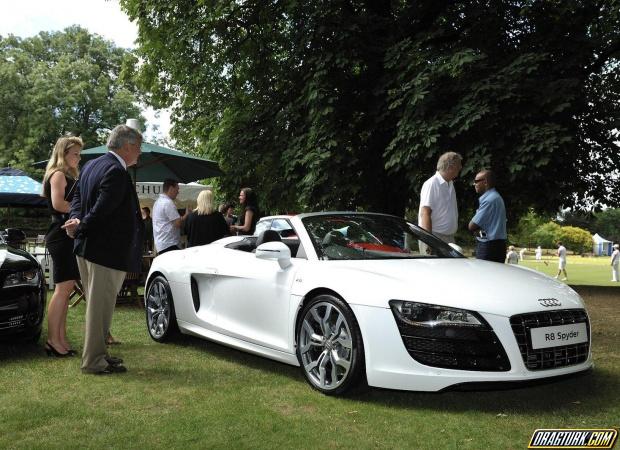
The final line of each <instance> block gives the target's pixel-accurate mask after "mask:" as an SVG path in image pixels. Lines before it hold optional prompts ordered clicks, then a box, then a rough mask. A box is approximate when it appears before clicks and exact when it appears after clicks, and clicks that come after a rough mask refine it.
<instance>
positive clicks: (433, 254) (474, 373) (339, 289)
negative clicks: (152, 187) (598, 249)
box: [145, 212, 592, 394]
mask: <svg viewBox="0 0 620 450" xmlns="http://www.w3.org/2000/svg"><path fill="white" fill-rule="evenodd" d="M145 304H146V318H147V326H148V331H149V334H150V335H151V337H152V338H153V339H155V340H156V341H164V340H166V339H168V338H169V337H171V336H172V335H173V334H174V333H175V332H178V331H179V330H180V331H181V332H182V333H186V334H192V335H195V336H200V337H203V338H206V339H210V340H213V341H216V342H219V343H221V344H224V345H228V346H231V347H234V348H237V349H241V350H244V351H247V352H251V353H254V354H257V355H261V356H265V357H267V358H272V359H275V360H278V361H282V362H285V363H288V364H292V365H296V366H301V369H302V372H303V374H304V375H305V377H306V379H307V380H308V382H309V383H310V384H311V385H312V387H314V388H315V389H317V390H319V391H321V392H323V393H325V394H341V393H343V392H345V391H346V390H348V389H349V388H351V387H353V386H354V385H356V384H358V383H360V382H367V383H368V384H369V385H370V386H377V387H382V388H390V389H407V390H418V391H437V390H440V389H444V388H447V387H449V386H454V385H458V384H464V383H481V382H517V381H531V380H536V379H541V378H549V377H556V376H560V375H567V374H572V373H576V372H580V371H584V370H586V369H588V368H590V367H591V366H592V357H591V352H590V348H591V347H590V336H591V332H590V323H589V320H588V315H587V312H586V310H585V307H584V303H583V301H582V299H581V298H580V297H579V295H577V293H575V291H573V290H572V289H571V288H570V287H568V286H567V285H565V284H563V283H559V282H557V281H555V280H553V279H551V278H549V277H547V276H545V275H543V274H541V273H539V272H536V271H534V270H529V269H526V268H523V267H518V266H513V265H504V264H497V263H493V262H488V261H478V260H472V259H467V258H465V257H463V256H462V255H461V254H460V253H459V252H458V251H457V250H456V249H455V248H453V247H451V246H449V245H447V244H445V243H443V242H442V241H440V240H439V239H437V238H436V237H434V236H433V235H432V234H429V233H427V232H425V231H424V230H422V229H420V228H418V227H417V226H415V225H412V224H410V223H408V222H406V221H405V220H403V219H401V218H398V217H393V216H389V215H383V214H371V213H352V212H330V213H311V214H300V215H297V216H272V217H266V218H263V219H262V220H261V221H260V222H259V224H258V226H257V232H256V235H255V236H235V237H228V238H224V239H221V240H219V241H217V242H214V243H212V244H210V245H205V246H201V247H193V248H189V249H186V250H179V251H174V252H168V253H166V254H163V255H161V256H159V257H157V258H156V259H155V261H154V262H153V265H152V267H151V270H150V272H149V275H148V278H147V285H146V293H145Z"/></svg>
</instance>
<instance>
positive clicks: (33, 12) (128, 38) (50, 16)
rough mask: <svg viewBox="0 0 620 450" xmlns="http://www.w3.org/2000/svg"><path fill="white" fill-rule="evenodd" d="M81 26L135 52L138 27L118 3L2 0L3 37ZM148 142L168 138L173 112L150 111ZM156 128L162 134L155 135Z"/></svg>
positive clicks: (146, 114) (147, 114) (147, 111)
mask: <svg viewBox="0 0 620 450" xmlns="http://www.w3.org/2000/svg"><path fill="white" fill-rule="evenodd" d="M71 25H80V26H81V27H82V28H86V29H87V30H88V31H90V32H91V33H96V34H98V35H100V36H103V37H104V38H105V39H108V40H111V41H113V42H114V43H115V44H116V45H117V46H118V47H124V48H135V43H134V41H135V40H136V38H137V36H138V27H137V25H136V24H135V23H132V22H130V21H129V18H128V17H127V15H126V14H125V13H124V12H123V11H122V10H121V8H120V6H119V4H118V1H117V0H0V35H2V36H8V35H9V34H13V35H15V36H19V37H22V38H27V37H31V36H35V35H36V34H38V33H39V32H40V31H62V30H64V29H65V28H67V27H68V26H71ZM143 115H144V117H145V118H146V124H145V125H146V131H145V138H146V140H147V141H148V140H149V138H153V137H158V138H168V137H169V131H170V112H169V111H167V110H160V111H154V110H153V109H152V108H147V109H145V111H144V112H143ZM154 125H157V126H158V127H159V131H158V133H157V134H155V133H154V132H153V126H154Z"/></svg>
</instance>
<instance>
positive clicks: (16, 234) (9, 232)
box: [6, 228, 26, 243]
mask: <svg viewBox="0 0 620 450" xmlns="http://www.w3.org/2000/svg"><path fill="white" fill-rule="evenodd" d="M6 240H7V241H9V242H12V243H15V242H16V243H20V242H23V241H25V240H26V234H25V233H24V232H23V231H22V230H20V229H19V228H7V229H6Z"/></svg>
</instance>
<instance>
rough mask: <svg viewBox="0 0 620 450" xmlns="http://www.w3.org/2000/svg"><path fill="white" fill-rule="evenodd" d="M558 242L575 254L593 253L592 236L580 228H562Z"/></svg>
mask: <svg viewBox="0 0 620 450" xmlns="http://www.w3.org/2000/svg"><path fill="white" fill-rule="evenodd" d="M558 240H559V241H561V242H562V243H563V244H564V246H565V247H566V248H569V249H571V250H572V251H573V252H575V253H585V252H588V251H592V235H591V234H590V232H589V231H588V230H584V229H583V228H579V227H571V226H566V227H561V228H560V233H559V236H558Z"/></svg>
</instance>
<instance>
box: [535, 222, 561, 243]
mask: <svg viewBox="0 0 620 450" xmlns="http://www.w3.org/2000/svg"><path fill="white" fill-rule="evenodd" d="M560 228H561V227H560V226H559V225H558V224H557V223H555V222H547V223H545V224H543V225H541V226H539V227H538V228H536V231H534V233H532V238H533V239H534V241H536V245H537V246H538V245H540V246H541V247H543V248H554V247H555V244H556V243H557V242H558V241H559V240H560Z"/></svg>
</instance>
